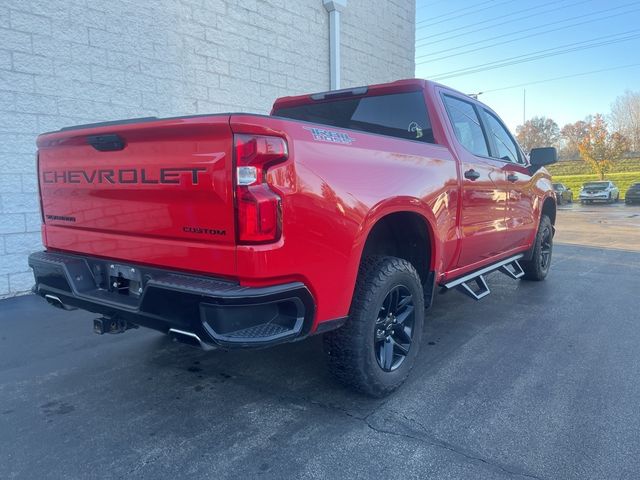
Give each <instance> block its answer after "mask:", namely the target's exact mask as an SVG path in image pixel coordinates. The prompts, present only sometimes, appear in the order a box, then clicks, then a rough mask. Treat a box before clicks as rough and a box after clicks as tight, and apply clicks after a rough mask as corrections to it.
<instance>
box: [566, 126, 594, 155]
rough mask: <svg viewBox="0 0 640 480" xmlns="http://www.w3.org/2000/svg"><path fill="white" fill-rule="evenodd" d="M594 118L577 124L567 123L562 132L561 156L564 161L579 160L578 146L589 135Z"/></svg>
mask: <svg viewBox="0 0 640 480" xmlns="http://www.w3.org/2000/svg"><path fill="white" fill-rule="evenodd" d="M592 120H593V118H592V117H591V116H589V117H586V118H585V119H584V120H578V121H577V122H575V123H567V124H566V125H565V126H564V127H562V130H560V136H561V142H560V143H561V145H560V156H561V157H562V158H563V159H570V158H577V157H578V156H579V155H580V152H579V151H578V145H579V144H580V142H581V141H582V139H583V138H584V137H585V136H586V135H587V130H588V128H589V125H590V124H591V122H592Z"/></svg>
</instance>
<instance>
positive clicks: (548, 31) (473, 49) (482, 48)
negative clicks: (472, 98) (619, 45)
mask: <svg viewBox="0 0 640 480" xmlns="http://www.w3.org/2000/svg"><path fill="white" fill-rule="evenodd" d="M626 6H628V5H623V6H622V7H626ZM618 8H621V7H615V8H612V9H605V10H601V11H599V12H593V13H588V14H585V15H580V16H578V17H574V18H567V19H564V20H559V21H556V22H551V23H548V24H546V25H544V26H549V25H557V24H559V23H564V22H567V21H569V20H575V19H578V18H584V17H590V16H593V15H595V14H598V13H602V12H608V11H611V10H616V9H618ZM638 10H640V8H635V9H632V10H627V11H625V12H618V13H614V14H612V15H607V16H604V17H598V18H593V19H591V20H585V21H582V22H576V23H572V24H569V25H563V26H561V27H557V28H552V29H548V30H543V31H541V32H534V33H530V34H528V35H523V36H521V37H516V38H512V39H511V40H505V41H503V42H496V43H492V44H489V45H484V46H482V47H477V48H472V49H469V50H464V51H462V52H457V53H453V54H451V55H443V56H440V57H436V58H432V59H430V60H424V61H421V62H417V65H422V64H424V63H432V62H438V61H440V60H445V59H447V58H451V57H456V56H459V55H465V54H467V53H472V52H477V51H479V50H484V49H487V48H491V47H496V46H500V45H506V44H508V43H513V42H517V41H519V40H523V39H525V38H531V37H536V36H539V35H544V34H546V33H551V32H556V31H559V30H564V29H567V28H572V27H577V26H579V25H586V24H587V23H593V22H599V21H602V20H607V19H609V18H613V17H619V16H620V15H626V14H629V13H633V12H637V11H638ZM538 28H540V26H539V25H538V26H535V27H531V28H526V29H524V30H519V31H517V32H510V33H505V34H503V35H498V36H495V37H492V38H488V39H485V40H479V41H477V42H473V43H467V44H464V45H460V46H458V47H452V48H447V49H444V50H440V51H437V52H432V53H428V54H425V55H419V56H417V57H416V59H419V58H424V57H431V56H433V55H437V54H438V53H445V52H448V51H452V50H457V49H460V48H464V47H468V46H471V45H477V44H478V43H484V42H488V41H491V40H495V39H498V38H504V37H508V36H510V35H514V34H518V33H522V32H527V31H531V30H537V29H538Z"/></svg>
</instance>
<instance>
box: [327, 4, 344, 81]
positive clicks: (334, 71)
mask: <svg viewBox="0 0 640 480" xmlns="http://www.w3.org/2000/svg"><path fill="white" fill-rule="evenodd" d="M322 3H323V5H324V8H326V9H327V12H329V72H330V75H331V90H338V89H339V88H340V12H341V11H342V10H344V8H345V7H346V6H347V0H323V2H322Z"/></svg>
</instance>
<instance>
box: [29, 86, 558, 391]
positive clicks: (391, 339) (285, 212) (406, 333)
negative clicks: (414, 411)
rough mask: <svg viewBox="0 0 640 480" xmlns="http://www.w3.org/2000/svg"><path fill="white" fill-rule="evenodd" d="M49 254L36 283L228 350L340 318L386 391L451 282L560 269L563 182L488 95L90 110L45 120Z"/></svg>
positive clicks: (338, 343) (347, 352)
mask: <svg viewBox="0 0 640 480" xmlns="http://www.w3.org/2000/svg"><path fill="white" fill-rule="evenodd" d="M37 145H38V178H39V188H40V198H41V205H42V218H43V225H42V239H43V243H44V246H45V249H46V250H45V251H43V252H36V253H33V254H32V255H31V256H30V258H29V264H30V266H31V267H32V268H33V271H34V275H35V280H36V285H35V287H34V289H35V292H36V293H37V294H38V295H41V296H42V297H44V298H45V299H47V301H49V302H50V303H51V304H53V305H54V306H57V307H60V308H81V309H85V310H88V311H91V312H95V313H96V314H98V315H99V317H98V318H96V320H95V321H94V329H95V331H96V332H97V333H121V332H124V331H126V330H128V329H130V328H133V327H137V326H144V327H149V328H153V329H156V330H159V331H161V332H163V333H166V334H169V335H171V336H172V337H174V338H175V339H176V340H178V341H181V342H185V343H189V344H193V345H197V346H200V347H202V348H205V349H210V348H223V349H230V348H237V347H242V348H251V347H264V346H269V345H274V344H278V343H283V342H292V341H297V340H301V339H303V338H306V337H308V336H310V335H315V334H324V345H325V350H326V353H327V358H328V364H329V369H330V370H331V372H332V373H333V374H334V375H335V376H336V377H337V378H338V379H339V380H341V381H342V382H344V383H346V384H348V385H350V386H352V387H354V388H356V389H358V390H360V391H362V392H364V393H367V394H370V395H374V396H381V395H385V394H387V393H389V392H391V391H393V390H394V389H395V388H397V387H398V386H399V385H400V384H401V383H402V382H403V381H404V379H405V378H406V376H407V375H408V374H409V371H410V370H411V367H412V366H413V364H414V363H415V358H416V355H417V353H418V351H419V346H420V341H421V339H422V332H423V325H424V321H425V310H426V309H428V308H429V307H430V306H431V303H432V301H433V298H434V292H435V291H436V289H443V290H451V289H456V290H460V291H461V292H464V293H466V294H467V295H468V296H470V297H471V298H474V299H476V300H477V299H480V298H483V297H484V296H486V295H487V294H488V293H489V292H490V290H489V287H488V285H487V282H486V280H485V275H486V274H487V273H488V272H491V271H494V270H498V271H500V272H503V273H505V274H507V275H509V276H510V277H512V278H514V279H518V278H524V279H528V280H543V279H544V278H545V277H546V275H547V273H548V271H549V267H550V262H551V254H552V246H553V233H554V226H553V225H554V223H555V219H556V196H555V194H554V190H553V188H552V183H551V177H550V175H549V173H548V172H547V171H546V170H545V168H544V165H546V164H549V163H553V162H554V161H556V156H557V155H556V152H555V149H553V148H541V149H534V150H533V151H532V152H531V153H530V156H529V157H528V156H527V155H525V154H524V153H523V152H522V150H521V149H520V147H519V146H518V144H517V142H516V141H515V140H514V138H513V136H512V135H511V133H509V131H508V129H507V128H506V127H505V126H504V123H503V122H502V121H501V120H500V118H499V117H498V115H497V114H496V113H495V112H494V111H492V110H491V109H490V108H489V107H487V106H486V105H484V104H482V103H480V102H479V101H477V100H475V99H473V98H470V97H468V96H467V95H464V94H462V93H460V92H458V91H455V90H453V89H450V88H447V87H445V86H443V85H439V84H437V83H433V82H429V81H425V80H417V79H409V80H401V81H397V82H393V83H388V84H380V85H371V86H367V87H360V88H353V89H346V90H339V91H330V92H324V93H315V94H310V95H301V96H295V97H284V98H280V99H278V100H276V102H275V103H274V105H273V109H272V111H271V114H270V115H268V116H266V115H256V114H246V113H225V114H212V115H197V116H191V117H177V118H165V119H158V118H143V119H134V120H125V121H115V122H105V123H100V124H91V125H79V126H75V127H70V128H63V129H61V130H59V131H55V132H50V133H46V134H42V135H40V136H39V137H38V140H37Z"/></svg>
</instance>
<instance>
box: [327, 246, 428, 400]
mask: <svg viewBox="0 0 640 480" xmlns="http://www.w3.org/2000/svg"><path fill="white" fill-rule="evenodd" d="M423 325H424V295H423V292H422V284H421V283H420V277H419V276H418V273H417V272H416V270H415V268H414V267H413V265H411V264H410V263H409V262H407V261H406V260H403V259H401V258H396V257H379V256H372V257H368V258H365V259H363V261H362V265H361V266H360V271H359V274H358V281H357V284H356V289H355V293H354V297H353V301H352V304H351V311H350V314H349V319H348V320H347V323H346V324H345V325H344V326H343V327H342V328H340V329H338V330H334V331H332V332H329V333H327V334H325V336H324V349H325V353H326V355H327V359H328V364H329V370H330V371H331V373H332V374H333V375H334V376H335V377H336V378H337V379H338V380H339V381H340V382H342V383H343V384H345V385H347V386H349V387H351V388H354V389H356V390H358V391H360V392H363V393H365V394H367V395H371V396H374V397H382V396H384V395H387V394H389V393H391V392H392V391H394V390H395V389H396V388H398V387H399V386H400V385H402V383H403V382H404V381H405V379H406V378H407V375H409V372H410V371H411V368H412V367H413V364H414V363H415V359H416V355H417V354H418V350H419V346H420V339H421V337H422V328H423Z"/></svg>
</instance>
